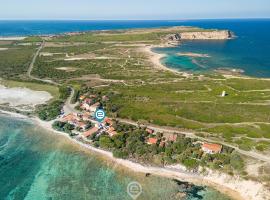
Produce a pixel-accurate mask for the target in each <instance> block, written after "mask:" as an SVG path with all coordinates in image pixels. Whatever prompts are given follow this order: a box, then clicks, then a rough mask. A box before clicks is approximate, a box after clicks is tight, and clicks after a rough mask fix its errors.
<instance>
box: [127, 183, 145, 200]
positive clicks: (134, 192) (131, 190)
mask: <svg viewBox="0 0 270 200" xmlns="http://www.w3.org/2000/svg"><path fill="white" fill-rule="evenodd" d="M127 193H128V195H129V196H130V197H131V198H132V199H134V200H135V199H137V198H138V197H139V196H140V195H141V193H142V186H141V184H140V183H138V182H131V183H129V184H128V186H127Z"/></svg>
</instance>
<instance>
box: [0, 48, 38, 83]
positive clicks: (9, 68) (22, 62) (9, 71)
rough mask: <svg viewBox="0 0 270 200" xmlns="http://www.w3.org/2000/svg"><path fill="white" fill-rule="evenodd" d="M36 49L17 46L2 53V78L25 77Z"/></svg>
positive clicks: (0, 68) (0, 64) (0, 54)
mask: <svg viewBox="0 0 270 200" xmlns="http://www.w3.org/2000/svg"><path fill="white" fill-rule="evenodd" d="M34 52H35V47H32V46H25V47H24V46H16V47H12V48H9V49H8V50H5V51H1V53H0V77H1V78H18V77H21V76H23V75H24V74H25V73H26V72H27V69H28V67H29V64H30V62H31V59H32V56H33V54H34Z"/></svg>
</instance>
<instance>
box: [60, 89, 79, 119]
mask: <svg viewBox="0 0 270 200" xmlns="http://www.w3.org/2000/svg"><path fill="white" fill-rule="evenodd" d="M70 89H71V93H70V95H69V97H68V98H67V100H66V103H65V105H64V107H63V109H64V113H65V115H67V114H70V113H75V112H78V111H77V110H76V109H75V107H76V106H77V104H72V103H71V101H72V97H73V96H74V93H75V91H74V89H73V88H70Z"/></svg>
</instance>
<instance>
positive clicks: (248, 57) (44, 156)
mask: <svg viewBox="0 0 270 200" xmlns="http://www.w3.org/2000/svg"><path fill="white" fill-rule="evenodd" d="M180 25H183V26H196V27H201V28H217V29H229V30H231V31H233V32H234V34H235V36H236V37H235V38H234V39H232V40H228V41H192V42H191V41H185V42H183V43H182V44H181V45H179V46H176V47H172V48H156V49H154V51H156V52H158V53H165V54H166V55H167V56H166V57H165V58H164V59H163V60H162V62H163V63H164V64H165V65H167V66H168V67H170V68H174V69H178V70H181V71H189V72H192V73H209V72H211V71H213V70H215V69H220V68H222V69H225V68H226V69H241V70H242V71H243V73H244V74H245V75H248V76H254V77H270V38H269V35H270V20H269V19H256V20H233V19H232V20H177V21H0V37H14V36H30V35H48V34H62V33H66V32H77V31H96V30H115V29H130V28H155V27H169V26H180ZM187 52H192V53H200V54H207V55H209V56H208V57H204V58H194V57H193V58H191V57H187V56H179V55H178V53H187ZM132 182H138V183H139V184H140V185H141V186H142V193H141V194H140V196H139V197H138V199H142V200H144V199H145V200H149V199H162V200H166V199H183V200H211V199H215V200H228V199H229V197H226V196H224V195H223V194H221V193H219V192H218V191H216V190H214V189H212V188H209V187H201V186H196V185H190V184H189V183H182V182H178V181H175V180H171V179H167V178H162V177H155V176H152V175H150V176H149V177H146V176H145V174H138V173H134V172H133V171H130V170H128V169H126V168H124V167H121V166H118V165H116V164H115V163H113V162H112V161H109V160H106V159H104V158H101V157H100V155H96V154H94V153H91V152H90V151H89V150H85V149H83V148H82V147H80V146H79V145H77V144H74V143H72V142H71V141H70V140H68V139H66V138H65V137H63V136H60V135H57V134H55V133H50V132H47V131H46V130H43V129H42V128H40V127H38V126H37V125H35V124H33V123H32V122H31V121H30V120H25V119H19V118H14V117H10V116H6V115H0V200H2V199H3V200H13V199H16V200H24V199H26V200H28V199H29V200H43V199H44V200H45V199H46V200H62V199H67V200H69V199H74V200H77V199H78V200H80V199H82V200H85V199H87V200H88V199H91V200H96V199H98V200H99V199H100V200H103V199H104V200H107V199H108V200H111V199H112V200H114V199H115V200H119V199H121V200H122V199H123V200H125V199H127V200H128V199H132V197H131V196H130V195H129V194H128V192H127V187H128V185H129V184H130V183H132ZM183 193H184V194H185V195H183ZM133 199H134V196H133Z"/></svg>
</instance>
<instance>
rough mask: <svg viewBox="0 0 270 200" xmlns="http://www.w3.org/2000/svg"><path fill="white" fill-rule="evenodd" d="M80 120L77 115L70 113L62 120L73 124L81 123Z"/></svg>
mask: <svg viewBox="0 0 270 200" xmlns="http://www.w3.org/2000/svg"><path fill="white" fill-rule="evenodd" d="M79 120H80V118H79V117H78V115H77V114H75V113H70V114H68V115H66V116H64V117H63V118H62V119H61V122H67V123H71V124H73V123H74V122H75V121H79Z"/></svg>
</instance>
